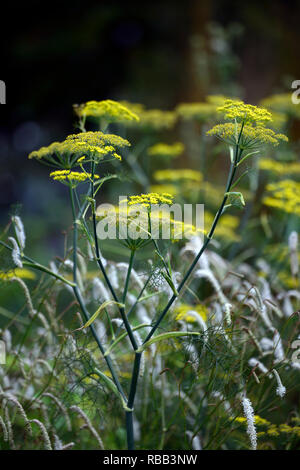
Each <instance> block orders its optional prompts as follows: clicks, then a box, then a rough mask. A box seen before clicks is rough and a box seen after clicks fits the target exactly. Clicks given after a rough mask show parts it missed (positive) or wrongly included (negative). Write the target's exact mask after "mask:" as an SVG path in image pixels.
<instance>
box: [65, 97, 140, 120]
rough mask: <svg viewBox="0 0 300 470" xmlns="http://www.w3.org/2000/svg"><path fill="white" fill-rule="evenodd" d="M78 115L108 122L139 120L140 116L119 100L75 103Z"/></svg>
mask: <svg viewBox="0 0 300 470" xmlns="http://www.w3.org/2000/svg"><path fill="white" fill-rule="evenodd" d="M74 110H75V112H76V114H77V115H78V116H80V117H81V116H84V117H92V118H96V119H103V120H105V121H106V122H108V123H109V122H118V121H139V117H138V116H137V115H136V114H135V113H134V112H132V111H130V109H128V108H127V107H126V106H124V105H123V104H121V103H118V102H117V101H113V100H104V101H88V102H87V103H84V104H81V105H79V106H78V105H74Z"/></svg>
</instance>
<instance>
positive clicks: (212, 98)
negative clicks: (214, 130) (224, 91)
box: [176, 95, 229, 121]
mask: <svg viewBox="0 0 300 470" xmlns="http://www.w3.org/2000/svg"><path fill="white" fill-rule="evenodd" d="M228 99H229V98H228V97H226V96H224V95H208V96H207V97H206V102H204V103H181V104H179V105H178V106H177V108H176V112H177V113H178V115H179V116H180V117H181V118H182V119H183V120H191V119H194V120H196V121H206V120H209V119H216V118H217V116H218V111H217V109H218V107H220V106H222V105H223V104H224V103H225V101H226V100H228Z"/></svg>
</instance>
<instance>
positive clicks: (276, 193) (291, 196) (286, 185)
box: [263, 179, 300, 216]
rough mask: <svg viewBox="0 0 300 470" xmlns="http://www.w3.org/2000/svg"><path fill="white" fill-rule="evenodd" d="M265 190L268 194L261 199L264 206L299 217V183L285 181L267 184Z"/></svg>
mask: <svg viewBox="0 0 300 470" xmlns="http://www.w3.org/2000/svg"><path fill="white" fill-rule="evenodd" d="M266 189H267V191H269V193H270V195H268V196H266V197H265V198H264V199H263V203H264V204H265V205H266V206H270V207H274V208H277V209H281V210H283V211H285V212H287V213H289V214H295V215H298V216H300V183H298V182H296V181H293V180H289V179H286V180H282V181H279V182H278V183H271V184H268V186H267V188H266Z"/></svg>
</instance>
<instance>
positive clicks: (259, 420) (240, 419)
mask: <svg viewBox="0 0 300 470" xmlns="http://www.w3.org/2000/svg"><path fill="white" fill-rule="evenodd" d="M235 421H236V422H237V423H240V424H246V423H247V419H246V418H244V416H238V417H237V418H235ZM254 422H255V424H256V426H271V423H270V421H268V420H267V419H264V418H261V416H259V415H255V416H254Z"/></svg>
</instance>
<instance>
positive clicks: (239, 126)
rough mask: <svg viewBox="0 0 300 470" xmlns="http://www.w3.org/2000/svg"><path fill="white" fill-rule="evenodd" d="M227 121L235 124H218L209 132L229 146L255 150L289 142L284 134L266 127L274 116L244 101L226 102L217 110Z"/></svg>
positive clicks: (208, 133)
mask: <svg viewBox="0 0 300 470" xmlns="http://www.w3.org/2000/svg"><path fill="white" fill-rule="evenodd" d="M217 111H218V112H219V113H222V114H223V115H224V117H225V119H227V120H231V121H233V122H229V123H225V124H217V125H216V126H214V127H213V128H212V129H210V130H209V131H208V132H207V135H209V136H216V137H218V138H219V139H220V140H222V141H224V142H226V143H227V144H229V145H233V146H235V145H237V144H238V145H239V147H240V148H241V149H246V148H247V149H253V148H256V147H259V146H261V145H263V144H271V145H278V144H279V142H280V141H285V142H287V140H288V138H287V137H286V136H285V135H283V134H276V132H275V131H274V130H273V129H270V128H268V127H265V124H266V123H267V122H271V121H272V114H271V113H270V112H269V111H268V110H267V109H265V108H259V107H258V106H253V105H251V104H245V103H244V102H243V101H237V100H226V101H225V102H224V104H223V105H222V106H219V107H218V108H217Z"/></svg>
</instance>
